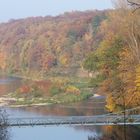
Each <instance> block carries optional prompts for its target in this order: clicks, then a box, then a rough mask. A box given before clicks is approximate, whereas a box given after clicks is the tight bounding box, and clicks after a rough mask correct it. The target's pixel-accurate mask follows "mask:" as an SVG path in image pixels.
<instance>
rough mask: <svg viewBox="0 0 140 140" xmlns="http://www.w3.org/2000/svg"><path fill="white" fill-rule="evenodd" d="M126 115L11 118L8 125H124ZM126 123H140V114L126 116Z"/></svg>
mask: <svg viewBox="0 0 140 140" xmlns="http://www.w3.org/2000/svg"><path fill="white" fill-rule="evenodd" d="M123 124H124V116H123V115H120V116H117V115H110V116H105V115H99V116H71V117H66V116H65V117H41V118H9V119H8V126H35V125H123ZM126 124H140V115H129V116H126Z"/></svg>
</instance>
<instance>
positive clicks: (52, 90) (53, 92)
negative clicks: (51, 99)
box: [49, 85, 61, 96]
mask: <svg viewBox="0 0 140 140" xmlns="http://www.w3.org/2000/svg"><path fill="white" fill-rule="evenodd" d="M49 92H50V93H51V95H52V96H54V95H56V94H59V93H60V92H61V89H60V88H59V87H58V86H54V85H53V86H52V87H51V88H50V90H49Z"/></svg>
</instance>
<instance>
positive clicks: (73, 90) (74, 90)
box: [66, 85, 81, 95]
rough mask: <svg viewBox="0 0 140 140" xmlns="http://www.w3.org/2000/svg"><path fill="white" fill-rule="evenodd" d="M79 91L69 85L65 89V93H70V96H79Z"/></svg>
mask: <svg viewBox="0 0 140 140" xmlns="http://www.w3.org/2000/svg"><path fill="white" fill-rule="evenodd" d="M80 92H81V91H80V90H79V89H78V88H77V87H75V86H72V85H69V86H68V87H67V88H66V93H72V94H77V95H79V94H80Z"/></svg>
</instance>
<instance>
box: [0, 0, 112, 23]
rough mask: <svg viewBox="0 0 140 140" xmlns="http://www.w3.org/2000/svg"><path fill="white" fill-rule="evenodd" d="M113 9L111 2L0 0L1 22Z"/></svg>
mask: <svg viewBox="0 0 140 140" xmlns="http://www.w3.org/2000/svg"><path fill="white" fill-rule="evenodd" d="M107 8H112V3H111V0H69V1H68V0H0V22H5V21H8V20H9V19H18V18H25V17H32V16H47V15H53V16H54V15H58V14H62V13H64V12H67V11H75V10H80V11H84V10H94V9H99V10H102V9H107Z"/></svg>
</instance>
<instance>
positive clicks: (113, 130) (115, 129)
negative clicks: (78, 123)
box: [84, 126, 140, 140]
mask: <svg viewBox="0 0 140 140" xmlns="http://www.w3.org/2000/svg"><path fill="white" fill-rule="evenodd" d="M84 129H85V128H84ZM96 132H97V131H96ZM100 132H101V133H99V132H97V134H98V135H97V136H88V140H125V138H124V137H125V136H124V127H123V126H103V127H101V128H100ZM100 134H101V135H100ZM126 140H140V126H126Z"/></svg>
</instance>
